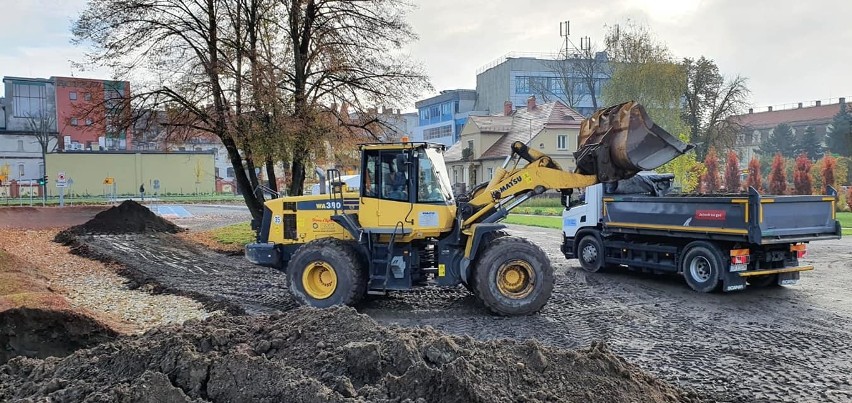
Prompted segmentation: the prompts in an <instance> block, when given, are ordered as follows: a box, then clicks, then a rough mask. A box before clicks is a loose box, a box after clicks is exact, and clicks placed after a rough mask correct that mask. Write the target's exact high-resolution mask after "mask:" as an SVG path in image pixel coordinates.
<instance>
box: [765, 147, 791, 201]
mask: <svg viewBox="0 0 852 403" xmlns="http://www.w3.org/2000/svg"><path fill="white" fill-rule="evenodd" d="M785 171H786V167H785V164H784V158H783V157H781V153H777V154H775V158H774V159H773V160H772V168H771V169H770V170H769V178H768V179H769V193H770V194H774V195H783V194H785V193H786V192H787V174H786V172H785Z"/></svg>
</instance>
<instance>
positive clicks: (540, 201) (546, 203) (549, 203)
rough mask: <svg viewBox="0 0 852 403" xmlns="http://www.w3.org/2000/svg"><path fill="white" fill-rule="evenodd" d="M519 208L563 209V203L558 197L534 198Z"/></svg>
mask: <svg viewBox="0 0 852 403" xmlns="http://www.w3.org/2000/svg"><path fill="white" fill-rule="evenodd" d="M519 207H553V208H558V209H562V208H563V207H562V202H560V201H559V198H558V197H540V196H539V197H533V198H532V199H529V200H527V201H525V202H523V203H521V205H520V206H519Z"/></svg>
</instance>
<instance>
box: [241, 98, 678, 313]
mask: <svg viewBox="0 0 852 403" xmlns="http://www.w3.org/2000/svg"><path fill="white" fill-rule="evenodd" d="M578 144H579V145H580V147H579V149H578V151H577V152H576V153H575V154H574V155H575V158H576V162H577V169H576V170H575V172H566V171H564V170H563V169H562V168H561V167H560V166H559V165H558V164H557V163H556V162H555V161H554V160H553V159H552V158H551V157H549V156H547V155H545V154H543V153H541V152H539V151H537V150H534V149H531V148H529V147H528V146H527V145H525V144H523V143H521V142H515V143H514V144H512V145H511V152H510V155H509V156H508V157H507V158H506V160H505V161H504V163H503V166H502V168H500V169H497V170H496V172H495V173H494V177H493V179H491V180H490V181H489V182H487V183H483V184H480V185H479V186H475V187H473V188H472V189H471V190H470V191H468V192H467V193H465V194H461V195H454V194H453V191H452V187H451V184H450V179H449V175H448V174H447V168H446V166H445V164H444V157H443V151H444V146H443V145H438V144H430V143H419V142H408V141H405V140H403V141H402V142H399V143H376V144H362V145H361V146H360V151H361V169H360V171H361V183H360V187H359V189H358V191H357V192H352V191H349V190H348V189H349V188H348V187H346V186H345V185H344V184H343V182H342V181H341V180H340V173H339V172H338V171H336V170H334V169H331V170H328V178H329V181H330V185H331V186H330V191H329V192H328V194H320V195H306V196H293V197H282V198H277V199H273V200H269V201H267V202H266V203H265V205H264V214H263V218H262V220H258V221H255V222H253V226H254V227H255V229H256V231H257V242H254V243H251V244H248V245H246V249H245V252H246V254H245V255H246V258H247V259H248V260H249V261H251V262H253V263H255V264H259V265H264V266H269V267H273V268H276V269H279V270H284V271H285V272H286V275H287V279H288V284H289V289H290V292H291V293H292V295H293V297H294V298H295V299H296V301H298V302H299V303H300V304H303V305H309V306H314V307H329V306H332V305H338V304H346V305H352V304H356V303H357V302H358V301H359V300H361V299H362V298H363V297H364V296H365V295H367V294H376V295H384V294H386V293H387V292H388V291H398V290H409V289H412V288H415V287H420V286H424V285H437V286H444V287H458V286H459V285H463V286H465V287H466V288H467V289H468V290H470V291H471V292H472V293H473V294H475V295H476V296H477V297H478V298H479V299H480V300H481V301H482V303H483V304H484V305H485V306H486V307H487V308H488V309H490V310H491V311H492V312H494V313H496V314H498V315H507V316H508V315H527V314H531V313H534V312H537V311H539V310H540V309H541V308H542V307H543V306H544V305H545V304H546V303H547V300H548V299H549V298H550V295H551V291H552V289H553V269H552V267H551V264H550V260H549V259H548V257H547V255H545V253H544V252H543V251H542V249H541V248H539V247H538V246H537V245H535V244H534V243H533V242H530V241H529V240H527V239H523V238H519V237H515V236H509V235H508V234H507V233H506V232H504V231H503V230H504V228H505V225H503V224H501V223H500V221H501V220H502V219H503V218H505V217H506V216H507V215H508V214H509V212H510V211H511V210H512V209H513V208H515V207H517V206H518V205H520V204H521V203H523V202H524V201H526V200H528V199H529V198H531V197H533V196H536V195H539V194H542V193H544V192H545V191H547V190H556V191H559V192H561V194H562V202H563V204H564V203H565V202H566V201H567V199H568V196H570V194H571V192H572V189H574V188H583V187H586V186H590V185H593V184H595V183H599V182H608V181H615V180H619V179H624V178H629V177H632V176H633V175H635V174H636V173H638V172H640V171H643V170H650V169H654V168H657V167H658V166H660V165H662V164H664V163H666V162H668V161H670V160H671V159H673V158H675V157H677V156H679V155H681V154H683V153H684V152H686V151H687V150H689V149H690V148H691V147H692V146H691V145H688V144H684V143H683V142H681V141H679V140H678V139H676V138H675V137H673V136H671V135H670V134H669V133H667V132H666V131H665V130H663V129H662V128H660V127H659V126H657V125H655V124H654V123H653V121H652V120H651V118H650V117H649V116H648V115H647V114H646V112H645V110H644V108H643V107H642V106H641V105H639V104H637V103H635V102H628V103H624V104H620V105H615V106H612V107H609V108H604V109H601V110H599V111H597V112H596V113H595V114H593V115H592V116H591V117H590V118H589V119H586V120H584V121H583V122H582V124H581V128H580V133H579V141H578Z"/></svg>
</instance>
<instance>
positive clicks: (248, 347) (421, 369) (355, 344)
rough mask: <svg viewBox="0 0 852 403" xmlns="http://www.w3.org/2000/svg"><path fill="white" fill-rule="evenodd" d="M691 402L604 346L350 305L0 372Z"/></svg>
mask: <svg viewBox="0 0 852 403" xmlns="http://www.w3.org/2000/svg"><path fill="white" fill-rule="evenodd" d="M19 399H33V400H45V399H47V400H51V401H83V400H85V401H92V402H96V401H98V402H99V401H103V402H107V401H122V402H146V401H175V402H176V401H215V402H224V401H231V402H233V401H287V402H366V401H369V402H410V403H415V402H417V403H420V402H423V403H426V402H517V401H527V402H531V401H577V402H580V401H582V402H613V401H630V402H682V401H698V398H697V397H696V396H694V395H692V394H689V393H686V392H683V391H681V390H679V389H676V388H674V387H672V386H670V385H668V384H666V383H664V382H662V381H659V380H657V379H655V378H653V377H651V376H650V375H648V374H646V373H644V372H642V371H640V370H639V369H637V368H636V367H635V366H633V365H632V364H628V363H627V362H625V361H624V360H622V359H621V358H619V357H617V356H615V355H614V354H613V353H611V352H610V351H609V349H608V348H607V347H606V346H605V345H603V344H594V345H592V347H590V348H588V349H585V350H579V351H567V350H559V349H554V348H549V347H543V346H541V345H539V344H538V343H536V342H532V341H530V342H523V343H522V342H517V341H508V340H500V341H492V342H481V341H475V340H473V339H471V338H469V337H450V336H446V335H444V334H441V333H439V332H437V331H435V330H432V329H429V328H427V329H402V328H395V327H390V328H387V327H383V326H380V325H379V324H377V323H376V322H375V321H373V320H372V319H370V318H369V317H367V316H365V315H360V314H358V313H356V312H355V311H354V310H352V309H351V308H334V309H328V310H315V309H310V308H300V309H297V310H294V311H291V312H288V313H286V314H282V315H272V316H259V317H257V316H256V317H248V316H236V317H234V316H225V317H216V318H212V319H208V320H206V321H203V322H188V323H186V324H184V325H183V326H181V327H170V328H161V329H155V330H152V331H150V332H148V333H146V334H144V335H142V336H137V337H129V338H124V339H120V340H117V341H115V342H111V343H106V344H101V345H98V346H96V347H94V348H91V349H88V350H80V351H77V352H76V353H74V354H72V355H70V356H68V357H66V358H63V359H57V358H49V359H45V360H41V359H31V358H15V359H13V360H11V361H9V362H8V363H7V364H6V365H5V366H2V367H0V401H10V400H19Z"/></svg>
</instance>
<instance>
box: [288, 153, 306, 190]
mask: <svg viewBox="0 0 852 403" xmlns="http://www.w3.org/2000/svg"><path fill="white" fill-rule="evenodd" d="M293 151H294V152H293V164H292V168H291V170H290V173H291V175H292V176H291V181H290V196H301V195H302V194H304V192H305V154H307V150H293Z"/></svg>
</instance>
